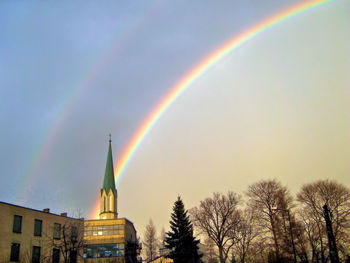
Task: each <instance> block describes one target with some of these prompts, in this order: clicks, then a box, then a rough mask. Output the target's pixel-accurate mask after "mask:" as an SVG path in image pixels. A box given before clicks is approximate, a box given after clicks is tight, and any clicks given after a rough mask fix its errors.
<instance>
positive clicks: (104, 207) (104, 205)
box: [103, 197, 106, 212]
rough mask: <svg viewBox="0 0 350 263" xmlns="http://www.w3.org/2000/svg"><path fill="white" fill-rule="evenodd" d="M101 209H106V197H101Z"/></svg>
mask: <svg viewBox="0 0 350 263" xmlns="http://www.w3.org/2000/svg"><path fill="white" fill-rule="evenodd" d="M103 211H104V212H105V211H106V197H103Z"/></svg>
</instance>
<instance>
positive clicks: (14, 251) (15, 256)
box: [10, 243, 21, 262]
mask: <svg viewBox="0 0 350 263" xmlns="http://www.w3.org/2000/svg"><path fill="white" fill-rule="evenodd" d="M20 246H21V245H20V244H18V243H12V245H11V256H10V261H15V262H18V261H19V248H20Z"/></svg>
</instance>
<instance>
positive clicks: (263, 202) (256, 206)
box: [246, 180, 292, 262]
mask: <svg viewBox="0 0 350 263" xmlns="http://www.w3.org/2000/svg"><path fill="white" fill-rule="evenodd" d="M246 194H247V196H248V198H249V200H248V206H249V207H250V209H252V210H254V211H255V213H256V216H257V219H258V221H259V223H258V225H259V227H261V229H262V234H265V235H266V236H267V237H269V238H270V239H271V240H272V244H271V245H272V246H273V247H274V250H275V260H276V261H277V262H282V261H283V258H284V257H285V256H286V255H288V256H290V255H291V254H292V253H291V251H285V249H287V248H289V249H290V247H291V245H290V242H288V239H289V235H287V234H286V233H288V226H287V224H288V223H287V222H286V221H287V219H286V217H285V214H284V213H278V212H277V211H276V208H278V209H279V210H280V211H283V210H288V209H290V208H291V207H292V197H291V195H290V193H289V191H288V190H287V188H286V187H283V186H282V185H281V184H280V183H279V182H277V181H276V180H263V181H260V182H257V183H255V184H252V185H250V186H249V187H248V191H247V193H246ZM266 241H268V239H267V240H266ZM289 241H290V240H289ZM288 243H289V245H288ZM284 254H285V255H284Z"/></svg>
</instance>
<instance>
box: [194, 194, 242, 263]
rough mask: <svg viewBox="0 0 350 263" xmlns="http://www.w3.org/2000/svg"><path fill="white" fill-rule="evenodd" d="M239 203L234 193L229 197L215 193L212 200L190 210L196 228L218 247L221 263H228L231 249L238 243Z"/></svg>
mask: <svg viewBox="0 0 350 263" xmlns="http://www.w3.org/2000/svg"><path fill="white" fill-rule="evenodd" d="M239 202H240V197H239V196H238V195H237V194H235V193H233V192H228V193H227V195H223V194H220V193H214V194H213V197H212V198H206V199H205V200H203V201H201V202H200V205H199V207H194V208H193V209H191V210H190V215H191V217H192V222H193V224H194V226H195V227H197V228H198V230H199V232H202V233H203V234H206V235H207V236H208V237H209V238H210V239H211V240H213V241H214V243H215V244H216V246H217V247H218V251H219V259H220V262H221V263H225V262H226V260H227V258H228V254H229V251H230V249H231V248H232V246H233V245H234V243H235V242H236V241H237V230H238V225H239V223H240V220H241V219H240V213H239V210H238V208H237V206H238V204H239Z"/></svg>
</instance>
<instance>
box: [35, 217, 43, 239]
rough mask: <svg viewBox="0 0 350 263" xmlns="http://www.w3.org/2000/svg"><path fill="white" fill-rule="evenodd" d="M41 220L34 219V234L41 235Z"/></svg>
mask: <svg viewBox="0 0 350 263" xmlns="http://www.w3.org/2000/svg"><path fill="white" fill-rule="evenodd" d="M42 225H43V221H41V220H39V219H35V220H34V236H41V230H42Z"/></svg>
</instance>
